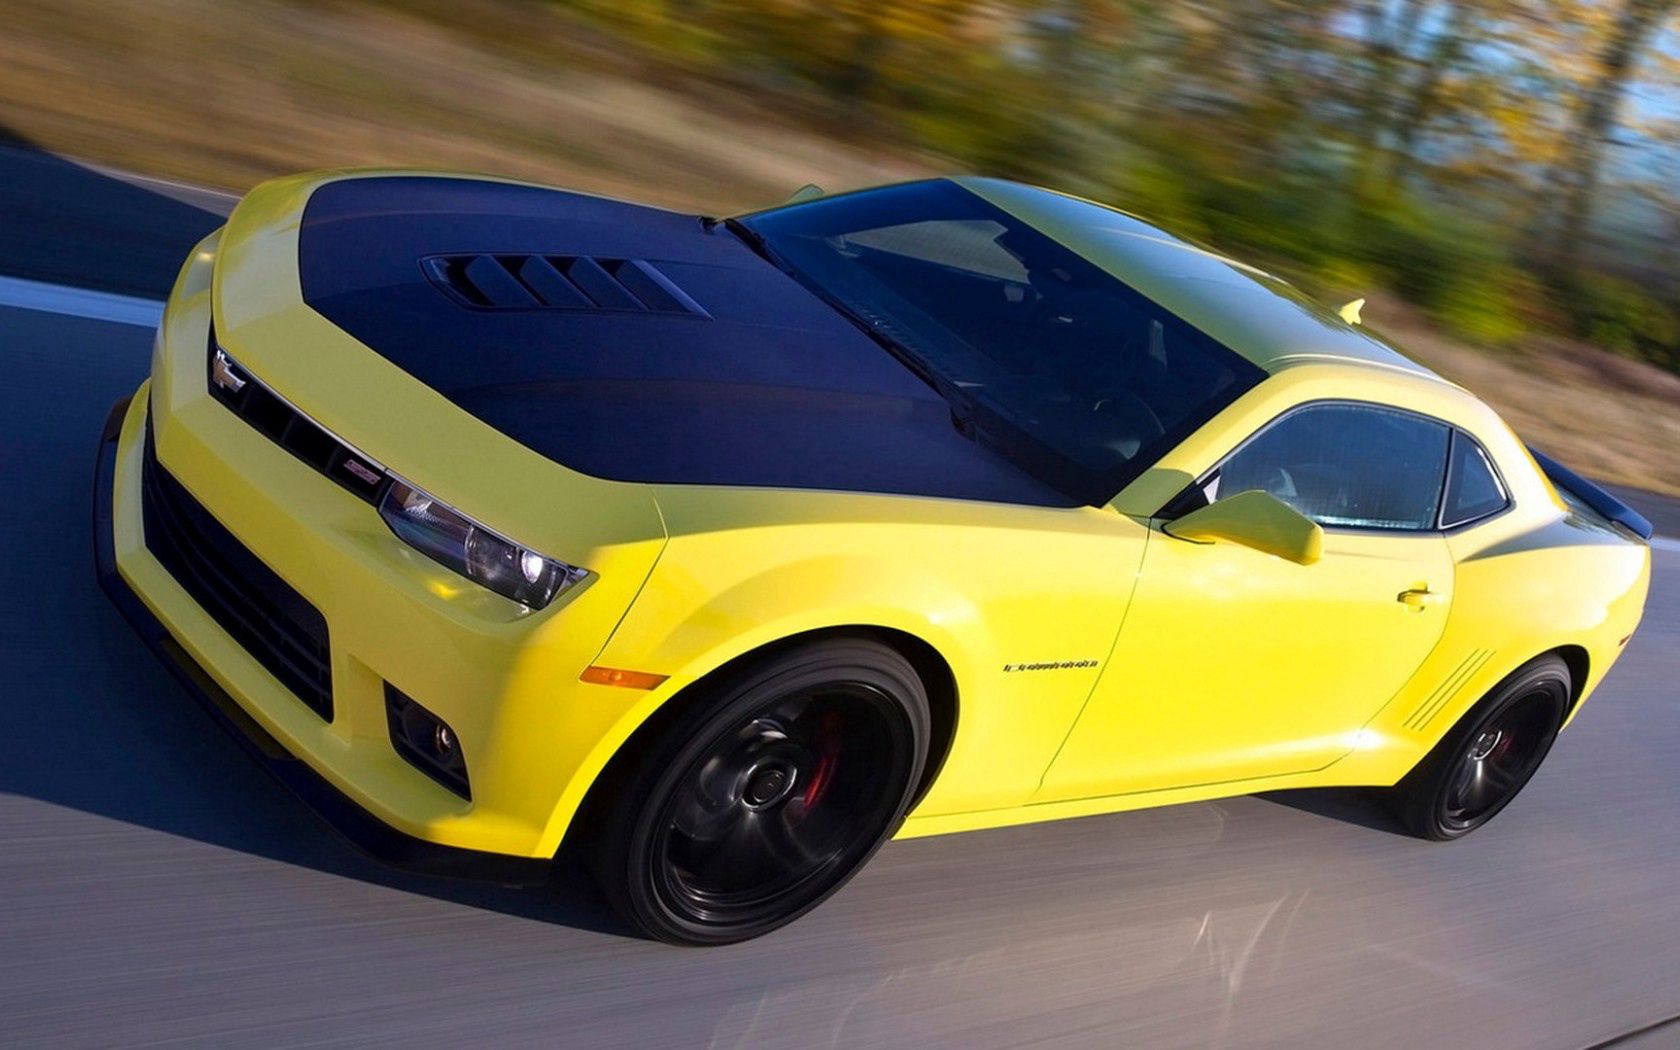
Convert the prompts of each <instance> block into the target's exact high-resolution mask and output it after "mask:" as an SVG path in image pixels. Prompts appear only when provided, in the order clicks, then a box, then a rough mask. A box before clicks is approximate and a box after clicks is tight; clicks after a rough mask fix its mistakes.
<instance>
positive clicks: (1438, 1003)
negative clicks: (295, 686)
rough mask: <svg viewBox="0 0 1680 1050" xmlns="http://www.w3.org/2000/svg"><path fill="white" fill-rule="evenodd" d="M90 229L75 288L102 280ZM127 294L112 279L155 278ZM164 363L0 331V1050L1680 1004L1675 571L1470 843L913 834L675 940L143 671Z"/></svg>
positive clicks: (1150, 1024) (1043, 828)
mask: <svg viewBox="0 0 1680 1050" xmlns="http://www.w3.org/2000/svg"><path fill="white" fill-rule="evenodd" d="M4 175H5V169H4V164H0V186H4V185H5V184H6V183H5V179H4ZM123 185H125V186H127V185H129V184H127V183H124V184H123ZM112 192H114V193H118V194H126V192H127V191H126V190H123V189H113V190H112ZM3 198H4V193H3V191H0V218H3V212H4V199H3ZM170 199H173V198H170ZM160 207H161V205H160ZM184 218H186V219H188V220H193V219H194V217H193V216H192V215H186V216H184ZM194 221H209V222H210V223H211V224H212V225H213V224H214V218H213V217H210V218H208V220H194ZM175 227H178V229H176V234H178V236H179V237H186V238H187V240H186V242H185V243H186V244H190V243H191V239H192V237H191V236H189V234H191V231H192V229H193V228H195V227H194V222H193V221H186V222H178V223H176V224H175ZM84 240H85V241H86V243H87V245H88V248H87V251H89V252H90V253H93V254H90V255H88V256H87V257H83V256H81V255H78V254H77V253H78V252H81V251H83V249H81V248H76V249H74V250H66V254H65V256H64V257H63V259H62V260H58V261H56V262H54V265H57V266H61V267H62V268H63V269H64V271H65V272H71V273H73V272H74V270H75V267H77V266H83V267H90V268H92V270H93V271H96V272H97V271H98V267H99V263H98V262H97V260H96V258H94V255H96V249H97V235H96V234H90V235H89V236H88V237H87V238H85V239H84ZM172 247H173V245H172ZM184 247H185V244H182V245H180V248H181V250H184ZM6 250H10V249H6ZM138 250H139V249H137V251H138ZM141 254H144V252H142V253H141ZM156 254H158V255H160V256H161V253H156ZM4 262H5V259H4V257H0V264H3V263H4ZM4 270H5V266H4V265H0V272H4ZM13 272H14V273H15V272H16V271H15V270H14V271H13ZM125 280H127V281H128V283H127V284H121V283H118V282H116V281H115V280H107V281H106V282H105V283H104V285H103V286H104V287H107V288H111V289H113V290H126V291H144V290H145V289H146V288H147V287H148V285H147V284H146V282H147V281H153V282H155V278H154V277H151V276H148V275H145V274H133V275H130V277H128V278H125ZM149 343H150V333H149V332H147V331H146V330H144V329H143V328H139V327H134V326H128V325H119V324H109V323H103V322H96V321H90V320H84V319H79V318H74V317H66V316H60V315H55V314H49V313H42V312H35V311H28V310H16V309H0V368H3V372H0V374H3V375H4V376H5V377H6V379H5V382H3V383H0V499H3V503H0V514H3V515H4V519H3V520H4V521H5V522H6V524H7V527H6V529H5V535H6V537H7V539H8V540H9V545H10V550H9V556H8V557H6V558H4V559H0V588H3V589H0V594H3V595H4V598H3V599H0V729H4V730H6V731H5V732H4V734H3V735H0V1018H4V1019H5V1027H4V1029H3V1031H4V1036H3V1037H0V1042H4V1043H6V1044H7V1045H20V1046H36V1045H53V1046H66V1045H68V1046H80V1045H87V1046H94V1045H112V1044H118V1043H121V1044H145V1043H153V1042H160V1041H177V1040H179V1041H187V1042H196V1043H201V1044H211V1045H229V1044H233V1043H238V1044H240V1045H253V1044H260V1045H270V1044H303V1043H323V1042H326V1043H342V1042H356V1043H364V1042H365V1043H378V1044H399V1043H400V1044H407V1045H411V1046H412V1045H427V1046H429V1045H463V1044H472V1045H497V1046H499V1045H563V1046H594V1045H637V1046H647V1045H683V1046H761V1045H765V1046H809V1045H824V1044H832V1045H845V1046H857V1045H861V1046H896V1045H904V1046H912V1045H913V1046H929V1045H950V1044H959V1045H969V1046H994V1045H1006V1044H1007V1045H1013V1044H1021V1043H1037V1042H1047V1043H1055V1044H1061V1045H1074V1046H1190V1047H1223V1046H1244V1047H1246V1046H1278V1047H1283V1046H1289V1047H1301V1046H1305V1047H1315V1046H1325V1047H1345V1046H1361V1047H1379V1048H1380V1047H1402V1046H1404V1047H1416V1046H1428V1047H1461V1046H1462V1047H1470V1046H1475V1047H1480V1048H1498V1047H1544V1048H1552V1047H1556V1048H1560V1050H1571V1048H1579V1047H1586V1046H1590V1045H1594V1044H1598V1043H1601V1042H1603V1041H1605V1040H1608V1039H1611V1038H1614V1037H1616V1036H1618V1035H1621V1034H1623V1033H1627V1032H1630V1031H1633V1030H1636V1029H1639V1028H1642V1027H1644V1026H1647V1025H1650V1024H1652V1023H1654V1022H1658V1021H1660V1020H1662V1019H1664V1018H1667V1017H1671V1016H1673V1015H1675V1014H1680V877H1677V871H1680V719H1677V718H1676V714H1677V697H1676V686H1675V683H1676V682H1680V547H1677V548H1675V549H1672V550H1669V549H1665V550H1663V551H1660V552H1659V554H1658V557H1657V578H1656V580H1655V584H1654V588H1653V593H1652V596H1651V600H1650V606H1649V611H1648V613H1647V617H1646V622H1645V624H1644V626H1643V628H1642V629H1641V631H1640V633H1639V635H1638V636H1637V637H1636V638H1635V640H1634V641H1633V643H1632V644H1631V645H1630V647H1629V650H1628V652H1627V654H1626V656H1625V657H1624V659H1623V660H1622V662H1621V663H1620V664H1619V665H1618V667H1617V668H1616V669H1615V671H1614V672H1613V673H1612V675H1611V677H1610V679H1609V681H1608V682H1607V683H1606V685H1605V686H1604V688H1603V689H1602V690H1601V691H1600V693H1599V694H1598V695H1597V697H1596V698H1595V699H1594V700H1593V701H1592V702H1591V703H1590V704H1589V706H1588V707H1587V708H1586V709H1585V710H1584V712H1583V714H1582V715H1581V717H1580V718H1579V719H1578V720H1577V723H1576V725H1575V726H1574V727H1573V728H1572V729H1571V730H1570V731H1569V732H1568V733H1567V734H1566V735H1565V736H1564V738H1563V739H1562V740H1561V742H1560V743H1559V745H1558V747H1557V749H1556V750H1555V751H1554V752H1553V755H1552V757H1551V758H1550V759H1549V761H1548V763H1547V765H1546V767H1545V768H1544V769H1542V771H1541V772H1540V774H1539V775H1538V777H1537V778H1536V779H1535V781H1534V782H1533V783H1532V785H1531V786H1530V787H1529V789H1528V790H1527V792H1526V793H1525V794H1524V795H1523V797H1522V798H1521V799H1520V800H1518V802H1516V803H1515V804H1514V805H1513V806H1512V807H1511V808H1510V809H1509V810H1507V811H1506V812H1505V813H1504V814H1502V815H1501V816H1500V818H1499V819H1498V820H1496V821H1495V822H1493V823H1492V824H1491V825H1489V826H1488V827H1487V828H1485V829H1484V830H1482V831H1480V832H1478V833H1477V834H1476V835H1474V836H1472V837H1471V838H1469V839H1468V840H1466V841H1463V842H1459V843H1454V844H1450V845H1432V844H1426V843H1422V842H1418V841H1415V840H1412V839H1410V838H1406V837H1404V836H1402V835H1400V834H1398V833H1397V832H1396V831H1395V829H1394V828H1393V827H1392V825H1390V824H1389V823H1388V822H1387V821H1386V820H1385V819H1384V818H1383V817H1381V816H1380V815H1379V814H1377V813H1376V812H1375V811H1374V810H1372V809H1371V808H1369V807H1368V806H1367V805H1365V804H1364V803H1363V802H1362V800H1361V799H1360V798H1359V797H1357V796H1355V795H1352V794H1343V793H1336V792H1308V793H1295V794H1282V793H1280V794H1276V795H1271V796H1259V797H1248V798H1239V799H1232V800H1227V801H1221V802H1214V803H1204V804H1196V805H1189V806H1179V807H1173V808H1168V809H1161V810H1153V811H1142V812H1136V813H1129V814H1121V815H1115V816H1107V817H1095V818H1088V819H1084V820H1078V821H1070V822H1063V823H1056V824H1045V825H1039V826H1035V827H1026V828H1016V829H1007V830H999V831H991V832H979V833H973V834H968V835H958V836H950V837H945V838H937V839H923V840H917V841H913V842H904V843H893V844H890V845H889V846H888V847H887V848H886V849H885V850H883V851H882V853H881V854H880V855H879V856H878V858H877V859H876V860H875V862H874V863H873V864H872V865H871V866H870V867H869V868H868V869H867V870H866V871H865V872H864V873H863V874H862V875H861V876H860V877H859V878H858V879H856V880H855V881H854V882H853V883H852V884H851V885H850V886H849V887H848V888H847V889H846V890H845V891H843V892H842V893H841V894H840V895H838V896H837V897H836V898H834V899H833V900H832V901H831V902H829V903H828V904H826V905H825V906H824V907H823V908H821V909H819V910H818V911H817V912H815V913H814V914H813V915H811V916H809V917H808V918H806V919H804V920H802V921H801V922H799V923H797V924H795V925H794V926H792V927H790V928H788V929H786V930H784V931H781V932H779V933H777V934H774V935H772V936H770V937H768V938H765V939H763V940H760V941H756V942H753V943H749V944H745V945H739V946H735V947H731V948H725V949H714V950H704V951H701V950H685V949H674V948H668V947H663V946H659V945H655V944H651V943H648V942H644V941H640V940H637V939H635V938H633V937H630V936H628V935H627V934H626V933H625V932H624V931H623V930H622V929H620V928H619V927H618V926H617V925H616V924H615V922H614V921H613V920H612V919H611V918H610V917H609V916H608V914H607V913H606V911H605V909H604V907H603V905H602V904H601V902H600V901H599V899H598V898H597V897H596V896H595V894H594V893H593V892H592V891H591V890H590V889H589V888H588V887H587V885H585V884H584V883H582V882H581V881H580V880H578V879H577V878H575V877H572V876H562V877H561V878H560V879H558V880H557V883H556V885H555V886H554V887H551V888H549V889H548V890H545V891H512V890H503V889H499V888H495V887H488V886H481V885H475V884H465V883H450V882H440V881H432V880H425V879H420V878H415V877H411V876H406V875H403V874H400V873H394V872H391V871H388V870H386V869H382V868H379V867H377V866H375V865H373V864H371V863H369V862H367V861H364V860H363V859H361V858H360V857H359V856H358V855H356V854H355V853H353V852H351V851H350V850H349V849H348V848H347V847H345V846H342V845H341V844H340V843H339V842H338V840H337V839H336V838H335V837H334V836H333V835H332V834H331V833H330V832H329V831H328V830H327V829H326V828H325V827H324V826H323V825H322V824H320V823H319V822H318V821H317V820H316V819H315V818H314V817H313V816H312V815H311V814H310V813H309V812H308V811H306V810H304V809H303V808H302V807H301V806H300V805H299V804H298V803H297V802H296V801H294V800H293V799H292V798H291V797H290V796H289V795H287V794H286V793H285V792H284V791H283V790H282V789H281V788H279V787H278V786H277V785H276V784H274V783H273V782H272V781H270V780H269V779H268V778H267V777H266V776H265V775H264V774H263V773H262V772H261V771H260V770H259V769H258V768H257V767H255V766H254V765H253V764H252V763H251V762H249V761H248V760H247V759H246V758H245V757H244V755H243V753H242V752H241V751H239V750H238V749H237V748H236V747H235V745H234V744H233V743H232V742H231V741H230V740H228V739H227V738H226V737H225V736H223V735H222V733H221V731H220V730H219V729H217V728H216V727H215V726H214V725H213V724H212V723H211V722H210V720H209V719H208V718H207V717H206V716H205V715H203V714H202V713H201V712H200V711H199V710H198V708H197V707H196V706H194V704H193V702H192V701H191V700H190V699H189V698H188V697H187V696H186V695H185V694H183V693H182V692H181V691H180V690H179V689H178V688H177V687H176V685H175V684H174V682H173V680H172V679H170V678H169V677H168V675H167V674H166V673H165V672H164V671H163V669H162V668H161V667H160V666H158V665H157V664H156V663H155V662H154V661H153V660H152V658H151V657H150V656H149V655H148V653H147V652H146V651H145V649H144V648H143V647H142V646H141V644H140V642H139V641H138V640H137V639H136V638H134V637H133V636H132V635H131V634H130V632H129V630H128V628H127V627H126V625H125V624H124V623H123V622H122V621H121V620H120V618H119V617H118V616H117V614H116V613H115V611H114V610H113V609H111V608H110V607H109V606H108V604H107V603H106V601H105V600H104V598H103V596H102V595H101V594H100V592H99V591H98V589H97V587H96V586H95V584H94V581H93V577H92V569H91V564H90V555H89V546H90V536H89V526H88V494H89V482H90V478H89V473H90V467H91V463H92V454H93V445H94V441H95V438H96V436H97V434H98V430H99V424H100V422H101V420H102V418H103V415H104V412H105V410H106V408H107V407H108V406H109V404H110V403H111V402H112V401H113V400H115V399H116V398H117V397H119V396H121V395H123V394H125V393H127V392H128V391H129V390H131V389H132V388H133V386H134V385H135V384H136V383H137V382H138V381H139V380H140V378H141V377H142V375H143V373H144V371H145V368H146V359H147V354H148V348H149ZM1653 509H1654V508H1653ZM1672 510H1673V508H1672V507H1665V508H1663V509H1662V511H1661V514H1662V517H1659V522H1661V521H1662V520H1670V519H1668V518H1667V515H1669V514H1671V513H1672ZM1653 516H1654V517H1655V516H1657V514H1656V513H1653ZM1672 520H1680V518H1676V519H1672ZM1671 534H1677V535H1680V533H1675V532H1673V531H1672V530H1671ZM1637 1045H1639V1046H1642V1047H1657V1046H1676V1045H1680V1027H1674V1026H1671V1027H1668V1028H1663V1029H1659V1030H1657V1031H1655V1032H1652V1033H1649V1034H1647V1035H1645V1036H1644V1037H1642V1038H1641V1039H1640V1040H1638V1041H1637Z"/></svg>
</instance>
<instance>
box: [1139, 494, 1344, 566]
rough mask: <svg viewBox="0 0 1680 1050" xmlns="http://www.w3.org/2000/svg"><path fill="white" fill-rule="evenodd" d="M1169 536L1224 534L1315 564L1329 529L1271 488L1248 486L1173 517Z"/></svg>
mask: <svg viewBox="0 0 1680 1050" xmlns="http://www.w3.org/2000/svg"><path fill="white" fill-rule="evenodd" d="M1162 531H1164V532H1165V533H1166V534H1167V535H1169V536H1176V537H1177V538H1179V539H1181V540H1189V541H1190V542H1192V543H1216V542H1218V541H1220V540H1225V541H1227V542H1230V543H1240V544H1242V545H1243V546H1244V547H1252V548H1254V549H1255V550H1257V551H1262V552H1264V553H1266V554H1274V555H1276V556H1277V557H1279V558H1284V559H1286V560H1288V561H1292V562H1295V563H1297V564H1299V565H1311V564H1312V563H1313V562H1315V561H1317V560H1318V558H1319V555H1320V554H1322V553H1323V551H1324V530H1323V529H1322V528H1320V527H1319V525H1318V522H1316V521H1313V520H1312V519H1311V518H1309V517H1307V516H1306V515H1305V514H1302V513H1301V512H1300V511H1298V510H1296V509H1295V508H1294V507H1291V506H1290V505H1289V504H1287V503H1285V502H1283V501H1282V500H1280V499H1278V498H1277V497H1276V496H1274V495H1272V494H1271V493H1269V492H1262V491H1260V490H1259V489H1249V490H1248V491H1246V492H1239V493H1237V494H1236V495H1234V496H1227V497H1225V498H1224V499H1222V500H1217V501H1215V502H1213V503H1210V504H1208V505H1207V506H1205V507H1203V508H1201V509H1200V510H1193V511H1191V512H1190V513H1189V514H1186V515H1184V516H1183V517H1182V518H1178V519H1177V520H1175V521H1169V522H1167V524H1166V525H1165V526H1164V527H1163V529H1162Z"/></svg>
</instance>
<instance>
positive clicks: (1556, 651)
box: [1535, 644, 1592, 723]
mask: <svg viewBox="0 0 1680 1050" xmlns="http://www.w3.org/2000/svg"><path fill="white" fill-rule="evenodd" d="M1540 656H1558V657H1560V658H1562V660H1563V662H1564V664H1565V666H1567V667H1568V668H1569V706H1568V707H1567V708H1565V709H1564V714H1563V720H1564V722H1566V723H1567V722H1568V721H1569V719H1570V718H1572V717H1573V716H1574V714H1575V708H1576V707H1578V706H1579V705H1580V703H1581V698H1582V697H1583V696H1585V695H1586V690H1587V675H1588V674H1589V673H1591V671H1592V657H1591V655H1589V654H1588V653H1587V649H1586V646H1583V645H1575V644H1569V645H1559V646H1556V647H1555V648H1552V649H1548V650H1546V651H1545V652H1543V653H1541V654H1540ZM1540 656H1537V657H1535V659H1539V658H1540Z"/></svg>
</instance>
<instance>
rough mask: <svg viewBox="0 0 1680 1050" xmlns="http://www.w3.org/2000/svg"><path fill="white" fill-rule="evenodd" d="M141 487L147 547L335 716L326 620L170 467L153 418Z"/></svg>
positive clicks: (254, 649) (317, 708) (278, 674)
mask: <svg viewBox="0 0 1680 1050" xmlns="http://www.w3.org/2000/svg"><path fill="white" fill-rule="evenodd" d="M140 485H141V501H140V502H141V516H142V521H143V523H144V527H145V533H146V549H147V550H149V551H151V552H152V556H153V557H155V558H156V559H157V560H158V561H159V562H160V563H161V564H162V565H163V567H164V568H165V569H167V570H168V571H169V575H171V576H173V577H174V578H175V581H176V582H177V583H179V584H180V585H181V587H182V588H183V589H184V590H185V591H186V592H187V593H188V594H190V595H191V596H192V598H193V600H194V601H196V602H197V603H198V604H199V605H200V606H201V607H203V609H204V611H205V612H207V613H209V614H210V615H211V617H213V618H214V619H215V621H216V622H217V623H218V624H220V625H221V627H222V629H223V630H225V631H227V633H228V634H229V635H231V636H232V637H233V639H234V640H235V641H237V642H238V643H239V644H240V645H242V646H244V647H245V649H246V651H247V652H249V653H250V654H251V655H252V656H253V657H255V658H256V660H257V662H258V663H260V664H262V665H263V667H264V668H266V669H267V670H268V672H269V673H270V674H272V675H273V676H274V677H275V678H277V679H279V680H280V682H281V683H282V684H284V685H285V686H286V688H288V689H290V690H291V691H292V692H293V693H294V694H296V695H297V698H298V699H299V700H302V701H303V702H304V703H305V704H306V705H308V706H309V708H310V710H312V711H314V712H315V713H316V714H318V715H320V716H321V717H322V718H324V719H326V720H327V721H329V722H330V721H332V716H333V696H332V662H331V648H330V647H329V645H328V642H327V621H326V618H325V617H324V616H322V615H321V612H320V610H318V609H316V608H315V607H314V606H313V605H311V604H310V603H309V601H308V599H306V598H304V597H303V595H301V594H299V593H298V592H297V591H295V590H293V589H292V587H291V586H290V585H289V584H287V583H286V581H285V580H282V579H281V578H280V577H279V576H277V575H276V574H275V572H274V570H273V569H270V568H269V567H268V566H266V565H264V564H263V563H262V561H261V560H260V559H259V558H258V557H257V556H256V555H255V554H253V553H251V551H250V549H249V548H247V547H246V546H245V545H244V544H242V543H240V542H239V540H238V539H236V538H235V537H234V535H233V533H231V532H229V531H228V530H227V528H226V527H225V526H224V525H222V523H221V522H219V521H217V520H216V519H215V518H214V517H213V516H212V515H211V514H210V512H209V511H208V510H206V509H205V508H204V505H203V504H201V503H199V502H198V500H196V499H194V498H193V496H192V493H190V492H188V491H187V490H186V487H185V486H183V485H182V484H181V483H180V482H179V481H177V480H175V478H174V477H173V476H172V475H171V474H170V473H169V471H168V470H166V469H164V467H163V464H161V463H159V462H158V459H157V451H156V447H155V445H154V444H153V441H152V425H151V420H150V419H149V418H148V419H147V421H146V448H145V456H144V459H143V461H142V463H141V468H140Z"/></svg>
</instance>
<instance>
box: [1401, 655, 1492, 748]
mask: <svg viewBox="0 0 1680 1050" xmlns="http://www.w3.org/2000/svg"><path fill="white" fill-rule="evenodd" d="M1491 659H1493V650H1492V649H1477V650H1474V651H1473V652H1471V653H1470V655H1469V656H1467V657H1465V658H1464V662H1463V663H1461V664H1459V665H1458V667H1457V668H1456V669H1454V671H1453V673H1452V674H1450V675H1448V676H1447V677H1446V679H1445V680H1444V681H1442V683H1441V684H1440V685H1438V686H1436V687H1435V691H1434V692H1432V693H1430V694H1429V696H1428V697H1427V698H1425V699H1424V701H1423V703H1421V704H1419V705H1418V708H1417V710H1416V711H1413V712H1412V715H1411V717H1410V718H1408V719H1406V728H1408V729H1414V730H1422V729H1424V728H1427V727H1428V725H1429V723H1430V722H1431V721H1433V720H1434V718H1435V716H1436V715H1438V714H1440V713H1441V711H1442V710H1443V709H1444V708H1445V707H1446V706H1447V704H1448V703H1449V702H1450V701H1451V700H1452V698H1453V697H1455V696H1457V695H1458V693H1459V691H1460V690H1462V689H1463V688H1464V686H1465V684H1466V683H1467V682H1469V681H1470V679H1472V678H1474V677H1475V675H1476V672H1478V671H1480V670H1481V669H1482V667H1483V666H1484V665H1485V664H1486V663H1487V662H1488V661H1489V660H1491Z"/></svg>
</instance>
